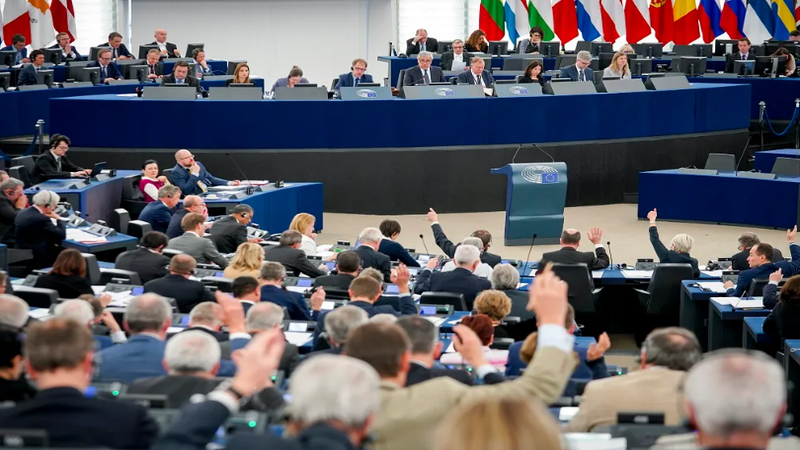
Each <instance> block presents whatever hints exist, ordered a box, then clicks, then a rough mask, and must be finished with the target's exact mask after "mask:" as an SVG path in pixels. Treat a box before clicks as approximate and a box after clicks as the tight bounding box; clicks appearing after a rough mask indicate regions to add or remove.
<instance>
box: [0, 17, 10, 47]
mask: <svg viewBox="0 0 800 450" xmlns="http://www.w3.org/2000/svg"><path fill="white" fill-rule="evenodd" d="M9 40H10V39H9ZM2 42H3V11H0V43H2ZM7 45H11V43H9V44H7ZM3 47H5V45H4V46H3Z"/></svg>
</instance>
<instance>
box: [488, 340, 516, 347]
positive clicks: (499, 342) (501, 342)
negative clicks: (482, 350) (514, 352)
mask: <svg viewBox="0 0 800 450" xmlns="http://www.w3.org/2000/svg"><path fill="white" fill-rule="evenodd" d="M513 343H514V340H513V339H511V338H495V339H494V341H492V345H490V346H489V348H491V349H493V350H508V349H509V348H510V347H511V344H513Z"/></svg>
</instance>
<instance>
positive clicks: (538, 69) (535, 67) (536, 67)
mask: <svg viewBox="0 0 800 450" xmlns="http://www.w3.org/2000/svg"><path fill="white" fill-rule="evenodd" d="M542 69H543V66H542V62H541V61H539V60H538V59H534V60H533V61H531V63H530V64H528V67H526V68H525V75H523V76H522V78H520V79H519V82H520V83H526V84H530V83H539V85H540V86H544V85H545V84H546V83H547V80H545V79H544V75H543V74H542Z"/></svg>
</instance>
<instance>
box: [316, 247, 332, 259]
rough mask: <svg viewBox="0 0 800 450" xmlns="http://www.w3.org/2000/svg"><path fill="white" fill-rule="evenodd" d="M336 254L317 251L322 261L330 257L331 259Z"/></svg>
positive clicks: (328, 251)
mask: <svg viewBox="0 0 800 450" xmlns="http://www.w3.org/2000/svg"><path fill="white" fill-rule="evenodd" d="M335 254H336V252H332V251H330V250H327V251H325V250H319V249H317V256H319V257H320V258H322V259H325V258H329V257H331V256H332V255H335Z"/></svg>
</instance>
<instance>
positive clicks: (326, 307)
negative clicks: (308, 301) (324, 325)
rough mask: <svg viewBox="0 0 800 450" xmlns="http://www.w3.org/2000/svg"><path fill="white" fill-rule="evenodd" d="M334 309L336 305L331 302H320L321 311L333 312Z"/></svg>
mask: <svg viewBox="0 0 800 450" xmlns="http://www.w3.org/2000/svg"><path fill="white" fill-rule="evenodd" d="M335 307H336V303H334V302H332V301H329V300H326V301H324V302H322V308H320V309H321V310H322V311H333V308H335Z"/></svg>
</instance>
